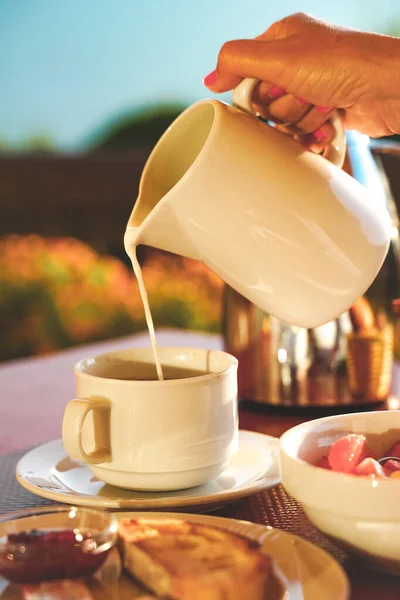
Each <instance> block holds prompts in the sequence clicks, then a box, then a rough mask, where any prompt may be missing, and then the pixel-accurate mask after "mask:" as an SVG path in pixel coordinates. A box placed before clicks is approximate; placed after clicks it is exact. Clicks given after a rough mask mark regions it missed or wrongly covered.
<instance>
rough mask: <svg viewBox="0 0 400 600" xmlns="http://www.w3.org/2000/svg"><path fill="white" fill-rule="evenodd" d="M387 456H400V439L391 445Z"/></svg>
mask: <svg viewBox="0 0 400 600" xmlns="http://www.w3.org/2000/svg"><path fill="white" fill-rule="evenodd" d="M385 456H396V457H397V458H400V440H398V441H397V442H395V443H394V444H393V445H392V446H390V448H389V450H388V451H387V452H386V454H385Z"/></svg>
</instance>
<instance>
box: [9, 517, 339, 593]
mask: <svg viewBox="0 0 400 600" xmlns="http://www.w3.org/2000/svg"><path fill="white" fill-rule="evenodd" d="M116 516H117V517H118V518H120V519H121V518H129V519H135V518H139V517H145V518H149V519H165V518H171V519H186V518H187V515H185V514H181V513H165V512H164V513H159V512H158V513H143V512H142V513H139V514H138V513H132V512H124V513H117V515H116ZM190 521H193V522H196V523H202V524H204V525H210V526H211V527H220V528H221V529H225V530H227V531H230V532H231V533H236V534H238V535H242V536H246V537H248V538H250V539H252V540H254V541H256V542H258V543H259V544H260V546H261V551H262V552H265V553H266V554H268V555H269V556H270V557H271V558H272V564H273V574H274V577H273V578H271V579H270V581H269V585H268V599H269V600H321V598H322V599H323V600H348V598H349V595H350V586H349V582H348V579H347V576H346V574H345V572H344V570H343V569H342V567H341V566H340V565H339V564H338V563H337V562H336V561H335V559H334V558H333V557H332V556H331V555H330V554H328V553H327V552H325V551H324V550H322V549H321V548H318V546H314V544H311V543H310V542H306V541H305V540H303V539H301V538H299V537H297V536H296V535H292V534H290V533H286V532H285V531H280V530H278V529H273V528H272V527H267V526H266V525H256V524H255V523H249V522H248V521H238V520H236V519H225V518H221V517H211V516H209V515H191V516H190ZM112 560H113V564H111V563H110V564H109V566H108V568H106V567H104V568H101V569H100V571H98V572H97V573H96V575H95V578H94V579H90V580H88V581H87V585H88V586H89V589H90V593H91V594H92V597H93V599H94V600H104V598H110V597H111V595H110V593H109V590H110V589H112V590H113V593H112V597H113V598H114V599H115V600H133V599H136V600H144V598H145V597H146V598H148V597H149V596H148V595H147V594H146V595H144V594H145V592H144V591H143V588H141V587H139V585H138V584H136V583H135V582H134V580H133V579H132V578H131V577H129V576H126V575H125V573H122V576H121V577H120V578H119V579H118V580H117V582H116V581H115V571H116V570H117V571H118V570H119V569H118V566H116V565H118V563H119V559H118V558H117V556H115V555H114V556H113V558H112ZM105 564H107V563H105ZM3 589H4V591H3V593H1V592H2V590H3ZM0 600H21V596H20V593H19V588H17V587H16V586H13V585H9V586H7V583H6V582H5V581H4V580H2V579H1V578H0Z"/></svg>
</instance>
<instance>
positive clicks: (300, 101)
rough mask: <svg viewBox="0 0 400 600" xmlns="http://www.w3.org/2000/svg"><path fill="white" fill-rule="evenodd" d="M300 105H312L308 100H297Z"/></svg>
mask: <svg viewBox="0 0 400 600" xmlns="http://www.w3.org/2000/svg"><path fill="white" fill-rule="evenodd" d="M296 100H297V102H298V103H299V104H310V103H309V102H308V101H307V100H303V98H296Z"/></svg>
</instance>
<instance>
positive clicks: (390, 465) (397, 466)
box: [385, 460, 400, 473]
mask: <svg viewBox="0 0 400 600" xmlns="http://www.w3.org/2000/svg"><path fill="white" fill-rule="evenodd" d="M385 471H389V472H390V473H393V472H394V471H400V461H399V460H387V461H386V462H385Z"/></svg>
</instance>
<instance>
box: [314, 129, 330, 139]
mask: <svg viewBox="0 0 400 600" xmlns="http://www.w3.org/2000/svg"><path fill="white" fill-rule="evenodd" d="M312 137H313V139H314V140H315V141H316V142H323V141H324V140H326V138H327V137H328V136H327V135H326V133H325V131H324V129H323V128H322V127H320V128H319V129H316V130H315V131H313V132H312Z"/></svg>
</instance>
